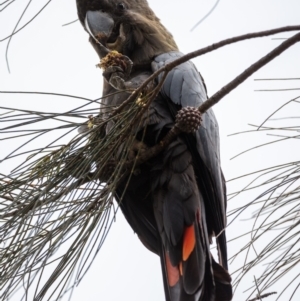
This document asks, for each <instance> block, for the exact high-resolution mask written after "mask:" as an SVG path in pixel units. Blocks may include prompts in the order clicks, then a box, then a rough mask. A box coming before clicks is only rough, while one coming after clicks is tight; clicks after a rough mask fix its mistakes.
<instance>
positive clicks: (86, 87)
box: [0, 0, 300, 301]
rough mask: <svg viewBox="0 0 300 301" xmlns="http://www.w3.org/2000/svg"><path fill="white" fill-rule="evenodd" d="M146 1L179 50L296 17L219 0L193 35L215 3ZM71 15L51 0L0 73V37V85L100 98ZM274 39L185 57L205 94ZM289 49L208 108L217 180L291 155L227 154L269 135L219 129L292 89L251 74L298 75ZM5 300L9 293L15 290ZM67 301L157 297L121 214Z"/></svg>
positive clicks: (0, 50) (68, 5)
mask: <svg viewBox="0 0 300 301" xmlns="http://www.w3.org/2000/svg"><path fill="white" fill-rule="evenodd" d="M46 2H47V1H44V0H43V1H42V0H39V1H32V4H31V5H30V7H29V9H28V12H27V13H26V14H25V16H24V20H23V21H22V22H21V23H20V26H22V24H24V23H26V22H27V21H28V20H30V18H31V17H32V16H33V14H35V13H36V12H37V11H38V10H39V8H41V7H42V6H43V5H44V4H45V3H46ZM27 3H28V1H25V0H18V1H15V3H13V4H12V5H11V7H10V8H8V9H7V10H5V11H4V12H2V13H0V39H2V38H5V37H6V36H7V35H9V34H10V33H11V31H12V30H13V28H14V26H15V25H16V22H17V20H18V17H19V16H20V14H21V13H22V11H23V10H24V7H25V6H26V5H27ZM149 3H150V5H151V7H152V8H153V10H154V11H155V12H156V13H157V15H158V16H159V17H160V19H161V21H162V23H163V24H164V25H165V26H166V27H167V28H168V29H169V31H170V32H171V33H172V34H173V35H174V37H175V40H176V42H177V43H178V45H179V48H180V50H181V51H182V52H184V53H187V52H190V51H193V50H196V49H199V48H201V47H204V46H207V45H210V44H212V43H214V42H217V41H219V40H222V39H225V38H229V37H232V36H236V35H240V34H244V33H247V32H254V31H261V30H266V29H271V28H275V27H281V26H286V25H296V24H297V22H298V24H299V12H300V1H299V0H251V1H241V0H223V1H222V0H221V1H220V2H219V5H218V6H217V8H216V9H215V11H214V12H213V13H212V14H211V15H210V16H209V17H208V18H207V19H206V20H205V21H204V22H203V23H201V24H200V25H199V26H198V27H197V28H196V29H195V30H194V31H193V32H191V31H190V30H191V28H192V27H193V26H194V25H195V23H196V22H197V21H198V20H199V19H201V17H203V16H204V15H205V14H207V12H208V11H209V10H210V9H211V7H212V6H213V5H214V4H215V1H212V0H211V1H210V0H184V1H174V0H173V1H172V0H163V1H162V0H150V1H149ZM0 9H1V6H0ZM76 19H77V13H76V2H75V1H74V0H65V1H55V0H53V1H52V2H51V3H50V4H49V6H48V7H46V9H45V10H44V11H43V12H42V14H41V15H39V16H38V17H37V18H36V20H34V21H33V22H32V23H31V24H30V25H29V26H28V27H26V28H25V29H24V30H23V31H21V32H20V33H19V34H17V35H16V36H15V37H14V38H13V39H12V40H11V43H10V47H9V51H8V62H9V68H10V73H9V72H8V68H7V65H6V60H5V51H6V45H7V40H6V41H4V42H1V43H0V90H1V91H39V92H56V93H65V94H71V95H78V96H82V97H87V98H92V99H95V98H98V97H100V96H101V93H102V91H101V87H102V76H101V71H100V69H97V68H96V67H95V65H96V64H97V63H98V57H97V55H96V53H95V52H94V50H93V48H92V47H91V46H90V44H89V43H88V36H87V34H86V32H84V30H83V29H82V27H81V25H80V23H79V22H76V23H74V24H72V25H69V26H66V27H62V25H63V24H65V23H68V22H70V21H73V20H76ZM20 26H19V27H20ZM291 35H292V33H284V34H279V35H277V36H276V37H277V38H286V37H289V36H291ZM281 42H282V40H279V39H276V40H274V39H272V38H271V37H267V38H263V39H256V40H251V41H246V42H242V43H239V44H236V45H231V46H227V47H224V48H222V49H220V50H218V51H215V52H213V53H210V54H208V55H204V56H202V57H200V58H197V59H195V60H194V62H195V64H196V65H197V67H198V69H199V71H200V72H201V74H202V76H203V77H204V79H205V82H206V86H207V88H208V93H209V95H212V94H213V93H215V92H216V91H217V90H218V89H220V88H221V87H222V86H223V85H224V84H226V83H227V82H229V81H230V80H231V79H233V78H234V77H235V76H237V75H238V74H239V73H240V72H242V71H243V70H244V69H245V68H246V67H248V66H249V65H250V64H252V63H253V62H255V61H256V60H258V59H259V58H260V57H261V56H262V55H265V54H266V53H267V52H268V51H270V50H272V49H273V48H274V47H276V46H277V45H279V44H280V43H281ZM299 53H300V45H295V46H294V47H292V48H291V49H289V50H288V51H286V52H285V53H284V54H283V55H281V56H280V57H279V58H277V59H276V60H274V61H273V62H271V63H270V64H269V65H268V66H266V67H264V68H263V69H261V70H260V71H259V72H257V73H256V74H255V75H254V76H252V77H251V78H250V79H248V80H247V81H246V82H245V83H244V84H242V85H241V86H240V87H238V88H237V89H236V90H235V91H234V92H232V93H230V94H229V95H228V96H226V97H225V98H224V99H223V100H222V101H221V102H220V103H219V104H217V105H216V106H215V107H214V111H215V113H216V116H217V119H218V121H219V126H220V136H221V158H222V167H223V170H224V174H225V177H226V179H231V178H233V177H236V176H238V175H242V174H245V173H247V172H251V171H255V170H257V169H262V168H265V167H268V166H271V165H272V164H274V163H275V162H276V163H277V164H279V163H283V162H286V161H287V160H290V161H292V160H296V159H297V156H298V155H299V151H296V143H297V142H295V141H289V142H284V143H282V144H280V145H278V147H276V148H274V146H273V147H272V146H268V147H265V148H263V149H261V148H260V149H257V150H254V151H252V152H249V153H246V154H244V155H242V156H239V157H237V158H236V159H234V160H230V159H231V158H232V157H234V156H235V155H237V154H239V153H240V152H242V151H244V150H246V149H248V148H249V147H254V146H256V145H259V144H261V143H262V142H266V141H271V140H272V139H274V138H270V137H266V136H265V134H263V135H258V134H253V133H251V134H243V135H237V136H233V137H228V135H229V134H232V133H236V132H240V131H242V130H246V129H251V127H249V126H248V124H255V125H259V124H261V123H262V122H263V121H264V120H265V119H266V118H267V117H268V116H269V115H270V114H271V113H273V112H274V111H275V110H276V109H277V108H278V107H280V106H281V105H282V104H284V103H285V102H286V101H288V100H290V99H292V98H294V97H297V96H298V95H299V91H297V90H295V91H289V92H277V93H274V92H255V90H258V89H275V88H300V83H299V81H292V82H291V81H288V82H258V81H254V79H255V78H274V77H275V78H276V77H291V78H292V77H298V78H299V77H300V72H299V70H300V58H299ZM80 103H81V102H80V101H78V100H77V101H76V100H74V99H71V98H60V97H51V96H33V95H17V94H0V105H1V106H4V107H17V108H27V109H28V108H31V109H35V110H43V111H47V110H49V111H51V112H54V111H66V110H68V109H70V108H72V107H73V106H78V105H79V104H80ZM0 110H1V109H0ZM297 110H298V112H299V108H298V107H297V105H290V106H289V107H288V108H286V109H285V111H281V112H280V113H278V116H295V115H296V113H297ZM51 138H52V137H51ZM48 140H49V137H45V138H44V140H43V139H40V140H39V143H47V141H48ZM288 143H289V144H288ZM17 144H18V143H17V141H11V142H9V143H8V142H2V143H1V141H0V155H1V156H0V157H1V158H2V157H3V156H4V155H5V153H6V151H8V150H9V149H13V148H15V147H16V146H17ZM297 150H299V148H298V147H297ZM17 161H18V160H16V161H15V162H13V161H12V162H5V163H4V164H2V167H1V172H2V173H5V172H6V173H8V172H9V171H10V170H11V167H12V165H13V164H16V163H17ZM246 182H247V181H246ZM246 182H245V181H244V183H246ZM241 185H242V183H241V182H234V183H231V184H230V185H229V186H228V187H229V190H230V191H236V190H238V189H240V188H241ZM254 196H255V193H253V194H248V195H246V196H242V197H241V201H245V200H246V201H250V200H251V198H253V197H254ZM245 198H246V199H245ZM236 205H237V201H235V203H234V204H232V205H231V204H229V207H231V206H236ZM251 213H252V212H249V213H247V214H246V215H245V217H244V218H247V217H248V218H249V217H250V216H251ZM249 225H250V224H249V221H248V222H244V221H241V220H238V221H237V222H235V223H234V224H233V225H232V226H230V227H229V228H228V230H227V233H228V234H227V235H228V237H229V238H232V237H235V236H236V235H237V234H239V233H241V232H243V231H246V230H247V229H249ZM248 239H249V237H248ZM244 242H245V240H244ZM241 246H242V243H238V242H234V243H230V244H229V246H228V248H229V256H231V255H233V254H234V253H235V252H236V251H237V250H238V249H239V248H241ZM241 262H242V261H241V260H239V261H237V262H235V263H234V264H233V265H231V266H230V271H234V270H235V269H236V268H237V267H238V266H240V265H241ZM253 276H254V274H253V273H250V274H249V276H248V278H245V281H244V282H243V283H242V284H241V285H240V287H239V288H238V290H237V292H236V295H235V297H234V300H236V301H242V300H246V298H247V296H248V295H247V294H245V293H243V290H245V289H246V288H247V287H248V286H249V285H251V283H252V281H253ZM256 276H258V274H257V275H256ZM297 295H298V297H297V296H295V300H297V298H300V292H298V293H297ZM13 300H14V301H17V300H19V299H18V297H16V299H13ZM72 300H73V301H79V300H89V301H94V300H105V301H117V300H128V301H141V300H143V301H150V300H151V301H153V300H155V301H159V300H164V293H163V285H162V277H161V272H160V262H159V259H158V257H157V256H155V255H153V254H151V253H150V252H149V251H148V250H146V249H145V248H144V247H143V246H142V244H141V243H140V242H139V240H138V238H137V237H136V235H134V233H133V231H132V230H131V229H130V227H129V226H128V225H127V223H126V221H125V220H124V218H123V216H122V214H121V213H120V214H117V218H116V222H115V223H114V225H113V227H112V229H111V231H110V233H109V235H108V238H107V239H106V241H105V244H104V246H103V247H102V249H101V251H100V253H99V255H98V257H97V259H96V260H95V262H94V264H93V266H92V268H91V270H90V271H89V273H88V275H87V276H86V277H85V279H84V280H83V281H82V283H81V284H80V286H79V287H78V288H77V289H76V290H75V293H74V294H73V297H72ZM267 300H268V301H272V300H275V297H274V296H271V297H269V298H268V299H267ZM282 300H285V299H284V298H283V299H282Z"/></svg>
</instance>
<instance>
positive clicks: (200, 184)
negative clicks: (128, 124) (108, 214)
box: [77, 0, 232, 301]
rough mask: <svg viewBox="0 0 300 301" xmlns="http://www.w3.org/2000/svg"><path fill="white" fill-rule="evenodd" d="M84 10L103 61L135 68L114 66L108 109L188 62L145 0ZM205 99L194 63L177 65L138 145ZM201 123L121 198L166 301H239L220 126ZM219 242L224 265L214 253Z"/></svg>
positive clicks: (89, 1)
mask: <svg viewBox="0 0 300 301" xmlns="http://www.w3.org/2000/svg"><path fill="white" fill-rule="evenodd" d="M77 9H78V16H79V20H80V22H81V23H82V25H83V27H84V28H85V30H86V31H87V32H88V33H89V35H90V42H91V44H92V45H93V47H94V49H95V50H96V51H97V53H98V55H99V57H100V58H103V57H104V56H106V54H107V51H106V50H107V49H108V50H109V51H112V50H115V51H118V52H119V53H121V54H122V55H124V56H126V57H128V58H129V59H130V61H131V62H132V65H130V67H128V68H127V67H126V68H125V69H124V68H123V69H122V68H121V67H118V66H113V67H110V68H108V69H107V70H106V71H105V72H104V74H103V75H104V88H103V97H104V98H103V100H102V102H103V104H104V106H103V108H104V107H105V105H109V106H117V105H120V104H121V103H122V102H123V101H124V100H125V99H127V97H128V95H129V94H128V93H127V92H125V91H124V90H126V89H127V88H128V87H133V88H134V87H137V86H138V85H140V84H141V83H142V82H143V81H144V80H145V79H146V78H147V77H148V76H149V75H151V74H152V73H153V72H154V71H156V70H158V69H159V68H160V67H162V66H164V65H166V64H167V63H168V62H170V61H172V60H174V59H177V58H179V57H181V56H182V53H180V52H179V51H178V48H177V45H176V43H175V41H174V39H173V37H172V35H171V34H170V33H169V32H168V30H167V29H166V28H165V27H164V26H163V25H162V24H161V23H160V20H159V19H158V18H157V17H156V15H155V14H154V13H153V11H152V10H151V8H150V7H149V6H148V3H147V1H146V0H124V1H122V0H77ZM105 49H106V50H105ZM156 81H157V83H159V82H160V81H161V77H160V76H158V78H157V79H156ZM116 92H119V93H116ZM206 98H207V95H206V88H205V85H204V83H203V80H202V78H201V76H200V74H199V73H198V71H197V70H196V68H195V66H194V65H193V64H192V63H191V62H186V63H184V64H181V65H179V66H177V67H176V68H174V69H173V70H172V71H171V72H170V73H169V74H168V76H167V78H166V80H165V82H164V83H163V85H162V87H161V90H160V92H159V94H158V96H157V97H156V99H155V100H154V101H153V102H152V103H151V105H150V107H149V108H148V112H147V114H148V118H147V122H144V123H143V126H142V127H141V128H140V129H139V132H138V133H137V134H136V140H140V141H142V143H143V145H145V146H146V147H151V146H153V145H155V144H157V143H159V141H160V140H161V139H162V138H163V137H164V136H165V135H166V133H167V132H168V131H169V130H170V129H171V128H172V126H173V125H174V122H175V116H176V114H177V112H178V110H180V109H181V108H182V107H187V106H192V107H198V106H199V105H200V104H201V103H202V102H204V101H205V100H206ZM103 108H102V110H105V109H103ZM202 119H203V120H202V125H201V127H200V128H199V130H198V131H197V132H196V133H190V134H187V133H184V134H181V135H179V136H178V137H177V138H176V139H175V140H174V141H173V142H172V143H171V144H170V145H169V146H168V147H167V148H166V149H165V150H163V152H161V153H160V154H159V155H157V156H155V157H154V158H151V159H150V161H148V162H146V163H144V164H142V165H141V166H140V168H139V169H140V173H139V174H138V175H132V176H131V178H130V181H129V184H128V183H127V184H128V185H127V184H126V185H125V184H122V183H120V184H119V186H118V187H117V191H116V198H117V199H118V200H119V201H120V207H121V209H122V212H123V214H124V215H125V217H126V219H127V221H128V223H129V224H130V226H131V227H132V229H133V230H134V231H135V233H137V235H138V236H139V238H140V240H141V241H142V243H143V244H144V245H145V246H146V247H147V248H148V249H149V250H151V251H152V252H154V253H156V254H157V255H159V256H160V259H161V266H162V273H163V279H164V288H165V296H166V300H167V301H202V300H205V301H227V300H231V298H232V288H231V278H230V276H229V274H228V272H227V248H226V236H225V231H224V229H225V227H226V188H225V181H224V177H223V174H222V171H221V168H220V154H219V133H218V125H217V121H216V118H215V116H214V114H213V112H212V110H209V111H207V112H206V113H205V114H204V115H203V117H202ZM125 186H126V187H125ZM125 188H126V190H125ZM124 191H125V193H124ZM121 196H122V199H121ZM214 236H216V237H217V238H216V243H217V248H218V261H219V263H217V262H216V261H215V260H214V258H213V257H212V255H211V253H210V244H211V242H212V238H213V237H214Z"/></svg>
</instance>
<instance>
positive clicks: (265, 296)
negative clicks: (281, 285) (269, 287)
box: [248, 292, 277, 301]
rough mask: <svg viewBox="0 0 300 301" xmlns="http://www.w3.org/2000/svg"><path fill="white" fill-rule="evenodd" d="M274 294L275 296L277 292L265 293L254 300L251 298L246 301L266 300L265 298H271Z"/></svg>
mask: <svg viewBox="0 0 300 301" xmlns="http://www.w3.org/2000/svg"><path fill="white" fill-rule="evenodd" d="M275 294H277V292H271V293H266V294H263V295H260V296H257V297H255V298H253V299H249V300H248V301H256V300H260V299H263V298H267V297H269V296H271V295H275Z"/></svg>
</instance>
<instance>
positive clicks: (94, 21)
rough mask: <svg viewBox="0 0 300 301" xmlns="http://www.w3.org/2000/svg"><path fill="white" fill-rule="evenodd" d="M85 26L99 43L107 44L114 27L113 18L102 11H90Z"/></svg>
mask: <svg viewBox="0 0 300 301" xmlns="http://www.w3.org/2000/svg"><path fill="white" fill-rule="evenodd" d="M84 23H85V28H86V30H87V31H88V32H89V34H90V35H91V37H93V38H94V40H95V41H96V42H97V43H100V44H101V45H103V46H104V45H105V44H106V41H107V39H108V38H109V36H110V35H111V33H112V30H113V27H114V20H113V18H112V17H111V16H110V15H109V14H108V13H105V12H102V11H99V10H97V11H90V10H89V11H88V12H87V13H86V16H85V20H84Z"/></svg>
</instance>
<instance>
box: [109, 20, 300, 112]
mask: <svg viewBox="0 0 300 301" xmlns="http://www.w3.org/2000/svg"><path fill="white" fill-rule="evenodd" d="M295 30H300V25H295V26H285V27H279V28H275V29H270V30H265V31H259V32H252V33H247V34H244V35H240V36H236V37H233V38H229V39H225V40H222V41H220V42H217V43H215V44H212V45H210V46H207V47H204V48H201V49H199V50H196V51H193V52H190V53H188V54H186V55H183V56H182V57H180V58H179V59H176V60H174V61H172V62H171V63H169V64H167V65H165V66H164V67H162V68H160V69H158V70H157V71H155V72H154V73H153V74H152V75H151V76H149V78H148V79H147V80H146V81H145V82H144V83H143V84H142V85H141V86H140V87H139V88H138V89H136V90H135V91H133V92H132V93H131V95H130V96H129V97H128V98H127V99H126V100H125V101H124V102H123V103H122V104H121V105H120V106H119V107H118V108H116V109H115V110H114V112H113V113H112V114H111V116H112V117H113V116H115V115H117V114H118V113H119V112H121V111H122V110H123V109H124V107H125V106H126V105H127V104H128V103H130V102H132V101H133V100H135V99H136V98H137V97H138V95H139V94H140V93H141V92H142V90H143V89H144V88H146V86H147V85H148V84H149V83H150V82H151V81H154V80H155V79H156V78H157V76H158V75H159V74H160V73H162V72H167V73H168V72H169V71H170V70H172V69H173V68H174V67H176V66H178V65H180V64H182V63H185V62H187V61H189V60H190V59H193V58H195V57H197V56H200V55H203V54H206V53H209V52H211V51H214V50H217V49H219V48H221V47H224V46H227V45H230V44H233V43H237V42H241V41H244V40H249V39H253V38H260V37H266V36H270V35H274V34H277V33H281V32H288V31H295ZM289 40H290V39H288V40H287V41H289ZM228 93H229V92H228Z"/></svg>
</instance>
